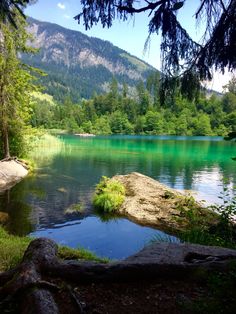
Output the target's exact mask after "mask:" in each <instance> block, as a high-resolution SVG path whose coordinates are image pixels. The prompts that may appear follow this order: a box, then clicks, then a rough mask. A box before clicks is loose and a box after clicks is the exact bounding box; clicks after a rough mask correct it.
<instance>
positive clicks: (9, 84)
mask: <svg viewBox="0 0 236 314" xmlns="http://www.w3.org/2000/svg"><path fill="white" fill-rule="evenodd" d="M15 23H17V29H16V28H15V27H13V26H12V25H11V24H9V23H8V22H6V23H3V22H0V34H1V41H0V52H1V53H0V126H1V130H0V131H1V141H2V144H3V157H4V158H9V157H10V147H9V135H12V134H15V135H18V136H19V133H20V129H21V128H22V126H23V125H24V121H25V120H27V119H29V112H30V109H29V103H30V98H31V97H30V92H31V91H33V90H36V87H35V85H34V84H33V76H32V75H31V70H32V68H29V67H27V66H26V65H24V64H22V63H21V62H20V61H19V59H18V57H17V54H18V53H19V52H33V51H34V50H33V49H32V48H29V47H27V46H26V42H27V41H28V40H29V39H30V36H29V35H28V34H27V32H26V31H25V28H24V27H25V23H24V20H23V19H22V18H21V17H20V16H19V15H18V20H17V19H16V18H15Z"/></svg>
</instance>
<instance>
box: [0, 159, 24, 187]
mask: <svg viewBox="0 0 236 314" xmlns="http://www.w3.org/2000/svg"><path fill="white" fill-rule="evenodd" d="M27 174H28V170H27V169H26V167H25V166H24V165H23V164H22V163H21V162H19V161H17V160H9V161H0V191H4V190H7V189H9V188H10V187H12V186H13V185H15V184H16V183H17V182H19V181H20V180H22V179H23V178H24V177H26V176H27Z"/></svg>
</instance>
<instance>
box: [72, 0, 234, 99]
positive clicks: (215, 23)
mask: <svg viewBox="0 0 236 314" xmlns="http://www.w3.org/2000/svg"><path fill="white" fill-rule="evenodd" d="M186 1H187V0H183V1H181V0H156V1H154V0H153V1H145V2H141V3H145V4H144V5H143V6H141V7H140V6H139V7H138V3H140V2H139V1H135V0H106V1H100V0H95V1H90V0H81V1H80V2H81V4H82V12H80V13H79V14H78V15H76V16H75V20H77V21H78V22H80V21H81V20H83V22H84V25H85V28H86V29H90V28H91V27H92V26H93V25H96V24H97V23H99V22H101V24H102V26H103V27H111V26H112V22H113V20H114V19H115V18H118V19H121V20H124V21H125V20H127V19H128V18H129V17H130V16H131V17H132V16H134V15H135V14H139V13H142V12H148V13H149V16H150V21H149V36H148V40H149V39H150V35H151V34H153V33H161V36H162V43H161V52H162V73H163V74H162V90H163V91H164V93H165V91H168V90H170V89H172V87H173V84H174V83H173V80H175V81H176V79H178V83H179V84H180V87H181V91H182V93H183V94H184V95H187V96H188V97H190V98H192V97H193V96H196V95H197V94H198V90H199V88H200V81H201V80H205V79H208V80H209V79H211V78H212V72H213V70H214V69H216V70H220V71H222V72H224V69H225V67H227V68H228V69H229V70H233V69H235V68H236V45H235V38H236V23H235V20H236V0H202V1H201V3H200V6H199V8H198V9H197V11H196V13H195V19H196V20H197V22H199V21H201V20H204V19H205V20H206V30H205V35H204V40H203V42H202V43H198V42H196V41H194V40H193V39H192V38H191V37H190V36H189V34H188V33H187V31H186V29H185V28H184V27H183V26H182V25H181V23H180V22H179V21H178V18H177V12H178V11H179V10H180V9H181V8H182V7H183V6H184V3H185V2H186ZM189 1H190V0H189ZM162 94H163V93H162ZM164 96H165V94H164V95H163V97H162V100H163V99H164V98H165V97H164Z"/></svg>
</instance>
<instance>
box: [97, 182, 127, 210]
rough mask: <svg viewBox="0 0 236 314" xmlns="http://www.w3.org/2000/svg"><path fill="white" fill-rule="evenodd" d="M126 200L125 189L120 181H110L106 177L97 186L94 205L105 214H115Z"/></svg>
mask: <svg viewBox="0 0 236 314" xmlns="http://www.w3.org/2000/svg"><path fill="white" fill-rule="evenodd" d="M124 200H125V187H124V186H123V184H122V183H120V182H119V181H116V180H113V179H109V178H107V177H105V176H103V177H102V179H101V181H100V182H99V183H98V184H97V186H96V190H95V195H94V198H93V205H94V206H95V208H97V209H99V210H101V211H103V212H105V213H111V212H115V211H116V210H117V209H119V207H120V206H121V205H122V203H123V202H124Z"/></svg>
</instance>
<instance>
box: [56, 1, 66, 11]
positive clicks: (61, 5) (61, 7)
mask: <svg viewBox="0 0 236 314" xmlns="http://www.w3.org/2000/svg"><path fill="white" fill-rule="evenodd" d="M57 6H58V8H59V9H61V10H65V8H66V6H65V4H63V3H61V2H58V4H57Z"/></svg>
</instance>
